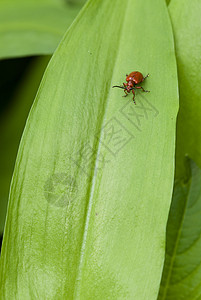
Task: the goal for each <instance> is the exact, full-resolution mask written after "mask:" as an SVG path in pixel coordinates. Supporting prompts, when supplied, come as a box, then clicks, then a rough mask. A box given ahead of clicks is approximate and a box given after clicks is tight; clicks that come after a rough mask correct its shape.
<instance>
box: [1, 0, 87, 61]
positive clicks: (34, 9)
mask: <svg viewBox="0 0 201 300" xmlns="http://www.w3.org/2000/svg"><path fill="white" fill-rule="evenodd" d="M46 2H47V1H43V2H42V3H40V2H33V1H28V2H19V1H15V2H12V1H11V2H5V1H3V2H2V1H0V58H8V57H17V56H25V55H37V54H52V53H53V52H54V51H55V49H56V47H57V46H58V44H59V42H60V40H61V38H62V36H63V34H64V33H65V31H66V29H67V28H68V26H69V25H70V24H71V23H72V21H73V20H74V18H75V16H76V15H77V13H78V11H79V10H80V8H81V5H73V4H71V5H70V4H69V5H61V4H59V3H58V4H54V3H52V4H51V3H49V2H50V1H49V2H47V3H46Z"/></svg>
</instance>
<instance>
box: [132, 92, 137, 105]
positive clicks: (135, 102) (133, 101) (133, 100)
mask: <svg viewBox="0 0 201 300" xmlns="http://www.w3.org/2000/svg"><path fill="white" fill-rule="evenodd" d="M132 93H133V102H134V103H135V104H136V102H135V91H134V89H133V90H132Z"/></svg>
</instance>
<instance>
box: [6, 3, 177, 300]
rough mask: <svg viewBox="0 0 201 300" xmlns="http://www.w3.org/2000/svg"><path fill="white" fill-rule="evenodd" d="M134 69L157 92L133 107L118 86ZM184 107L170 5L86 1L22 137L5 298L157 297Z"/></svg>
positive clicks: (8, 240)
mask: <svg viewBox="0 0 201 300" xmlns="http://www.w3.org/2000/svg"><path fill="white" fill-rule="evenodd" d="M131 20H132V22H131ZM142 20H144V21H143V24H142ZM128 29H129V30H128ZM167 66H168V68H167ZM134 70H139V71H141V72H142V73H143V74H144V75H146V74H147V73H148V72H149V73H150V77H149V78H148V79H146V81H145V82H144V83H143V87H144V88H146V89H150V90H151V93H149V94H146V93H145V94H143V92H142V91H138V92H136V102H137V104H136V105H134V103H133V101H132V96H131V95H129V96H128V97H127V98H126V99H125V98H122V95H123V90H121V89H112V85H116V84H121V83H122V81H123V80H125V74H126V73H127V72H131V71H134ZM177 110H178V92H177V75H176V61H175V56H174V45H173V38H172V32H171V25H170V21H169V18H168V13H167V8H166V4H165V2H162V1H160V0H153V1H152V2H150V1H149V0H145V1H143V2H142V1H138V0H136V1H133V0H132V1H131V0H129V1H127V2H126V3H124V2H123V1H121V0H111V1H108V0H96V1H89V2H88V3H87V5H86V6H85V7H84V9H83V10H82V12H81V13H80V15H79V16H78V18H77V19H76V21H75V22H74V23H73V25H72V26H71V28H70V30H69V31H68V32H67V34H66V36H65V37H64V39H63V40H62V42H61V44H60V45H59V47H58V48H57V50H56V52H55V54H54V55H53V58H52V59H51V61H50V64H49V65H48V67H47V70H46V72H45V75H44V78H43V80H42V83H41V86H40V88H39V91H38V94H37V97H36V100H35V103H34V105H33V108H32V110H31V113H30V115H29V118H28V121H27V124H26V128H25V131H24V134H23V138H22V141H21V145H20V148H19V153H18V157H17V162H16V167H15V171H14V175H13V180H12V186H11V192H10V201H9V210H8V215H7V223H6V230H5V236H4V241H3V249H2V256H1V269H0V274H1V275H0V278H1V285H0V293H1V296H2V297H4V298H8V299H13V298H21V299H22V298H23V299H133V298H134V299H146V300H147V299H149V300H152V299H156V297H157V294H158V288H159V283H160V278H161V271H162V265H163V259H164V248H165V245H164V244H165V228H166V221H167V216H168V211H169V205H170V200H171V194H172V186H173V175H174V151H175V123H176V115H177Z"/></svg>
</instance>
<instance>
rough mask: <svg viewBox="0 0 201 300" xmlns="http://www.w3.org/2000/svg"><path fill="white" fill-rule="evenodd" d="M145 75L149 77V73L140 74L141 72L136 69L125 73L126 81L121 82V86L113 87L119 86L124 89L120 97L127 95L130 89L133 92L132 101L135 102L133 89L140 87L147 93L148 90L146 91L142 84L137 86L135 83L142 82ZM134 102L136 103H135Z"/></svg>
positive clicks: (118, 86)
mask: <svg viewBox="0 0 201 300" xmlns="http://www.w3.org/2000/svg"><path fill="white" fill-rule="evenodd" d="M147 77H149V74H147V75H146V76H145V77H144V76H143V75H142V73H140V72H138V71H134V72H131V73H130V74H129V75H127V74H126V81H127V82H126V83H123V85H122V86H120V85H114V86H113V88H114V87H117V88H120V89H123V90H124V93H125V95H124V96H122V97H126V96H128V93H130V92H131V91H132V93H133V102H134V103H135V89H142V90H143V92H146V93H149V92H150V91H146V90H145V89H144V88H143V87H142V86H137V84H139V83H141V82H143V81H144V80H145V79H146V78H147ZM135 104H136V103H135Z"/></svg>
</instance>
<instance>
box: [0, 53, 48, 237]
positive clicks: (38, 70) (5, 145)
mask: <svg viewBox="0 0 201 300" xmlns="http://www.w3.org/2000/svg"><path fill="white" fill-rule="evenodd" d="M48 60H49V57H48V56H47V57H45V56H44V57H42V58H37V59H36V60H34V62H32V63H31V64H30V66H29V69H28V71H27V72H26V74H25V76H24V78H23V79H22V82H20V85H19V87H18V89H17V91H16V92H15V93H14V96H13V99H12V104H13V105H10V109H9V110H8V111H7V112H4V116H3V117H2V118H1V120H0V132H1V134H0V145H1V147H0V166H1V168H0V187H1V189H0V233H2V232H3V228H4V222H5V216H6V208H7V202H8V193H9V186H10V182H11V177H12V173H13V168H14V164H15V159H16V155H17V149H18V146H19V142H20V138H21V135H22V132H23V129H24V126H25V122H26V118H27V115H28V113H29V110H30V107H31V105H32V103H33V100H34V97H35V95H36V92H37V89H38V86H39V83H40V81H41V78H42V75H43V72H44V70H45V67H46V66H47V63H48Z"/></svg>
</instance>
